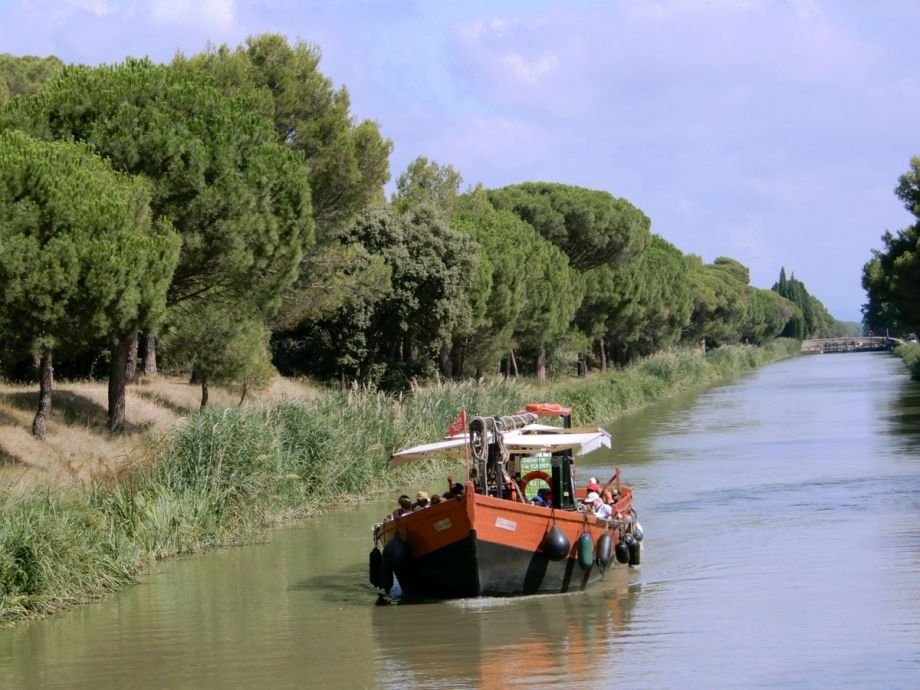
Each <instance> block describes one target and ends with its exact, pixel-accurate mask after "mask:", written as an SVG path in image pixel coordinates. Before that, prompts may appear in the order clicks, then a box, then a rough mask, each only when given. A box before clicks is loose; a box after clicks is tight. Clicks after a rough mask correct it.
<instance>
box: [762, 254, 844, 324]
mask: <svg viewBox="0 0 920 690" xmlns="http://www.w3.org/2000/svg"><path fill="white" fill-rule="evenodd" d="M772 289H773V290H774V291H776V292H777V293H779V294H780V295H781V296H782V297H785V298H786V299H787V300H789V301H790V302H792V304H794V305H795V306H796V307H797V308H798V312H797V313H795V314H793V315H792V316H791V317H790V319H789V321H788V322H787V323H786V326H785V328H784V329H783V332H782V335H783V336H784V337H788V338H797V339H799V340H803V339H805V338H828V337H833V336H834V335H835V334H837V333H839V332H840V330H841V329H840V327H839V326H838V325H837V322H836V320H835V319H834V317H833V316H831V315H830V312H828V311H827V309H826V308H825V306H824V305H823V304H822V303H821V302H820V300H818V299H817V298H816V297H814V296H813V295H811V294H810V293H809V292H808V290H807V289H806V288H805V283H803V282H802V281H801V280H798V279H797V278H796V277H795V274H793V275H792V277H791V278H788V279H787V278H786V269H785V268H782V269H780V277H779V280H778V281H777V282H776V283H774V284H773V288H772Z"/></svg>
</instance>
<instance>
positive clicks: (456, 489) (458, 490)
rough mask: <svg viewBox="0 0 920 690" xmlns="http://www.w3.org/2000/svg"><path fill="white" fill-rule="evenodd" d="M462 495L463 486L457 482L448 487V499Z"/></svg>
mask: <svg viewBox="0 0 920 690" xmlns="http://www.w3.org/2000/svg"><path fill="white" fill-rule="evenodd" d="M462 495H463V484H461V483H460V482H457V483H456V484H454V485H453V486H452V487H450V497H451V498H455V497H456V496H462Z"/></svg>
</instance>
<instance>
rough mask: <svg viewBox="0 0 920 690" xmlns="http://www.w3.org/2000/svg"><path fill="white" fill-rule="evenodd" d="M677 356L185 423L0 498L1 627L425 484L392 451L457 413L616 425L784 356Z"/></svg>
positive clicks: (340, 395) (361, 394)
mask: <svg viewBox="0 0 920 690" xmlns="http://www.w3.org/2000/svg"><path fill="white" fill-rule="evenodd" d="M797 345H798V343H797V341H792V344H790V343H788V342H786V343H784V342H778V343H776V344H775V345H774V346H773V347H772V348H766V349H765V348H760V349H756V348H750V347H723V348H719V349H718V350H715V351H712V352H710V353H709V354H707V355H702V354H701V353H699V352H696V351H689V350H685V351H675V352H672V353H667V354H663V355H658V356H656V357H651V358H648V359H646V360H643V361H641V362H638V363H636V364H635V365H634V366H632V367H629V368H628V369H626V370H623V371H616V372H610V373H606V374H601V375H597V376H594V377H589V378H587V379H578V380H569V381H565V382H557V383H553V384H549V385H539V386H538V385H537V384H536V383H535V382H519V381H508V382H501V383H476V382H464V383H452V384H441V385H433V386H428V387H423V388H416V389H413V390H412V391H410V392H408V393H406V394H402V395H398V396H393V395H386V394H384V393H381V392H377V391H372V390H366V389H358V390H349V391H329V392H327V393H325V394H323V395H320V396H318V397H316V398H315V399H312V400H303V401H293V402H281V403H275V404H264V405H262V406H258V407H250V408H229V409H208V410H205V411H203V412H200V413H197V414H194V415H192V416H191V417H189V418H188V420H187V422H186V423H185V424H183V425H182V426H180V427H178V428H176V429H175V430H174V431H173V432H172V434H171V436H170V437H169V438H168V439H166V440H164V442H163V444H162V446H161V447H160V448H159V449H158V450H157V451H156V457H155V460H154V461H153V462H150V463H147V464H148V465H149V467H148V468H147V469H145V470H138V471H136V472H134V473H133V474H132V475H131V476H129V477H126V478H123V479H122V480H120V481H118V482H117V483H113V484H110V485H104V486H94V487H89V488H87V489H84V490H81V491H77V492H75V493H72V494H61V493H54V492H51V491H47V490H46V491H43V492H42V491H35V492H33V493H30V494H26V495H19V496H15V497H14V496H12V495H7V496H0V510H2V516H0V517H2V520H0V623H3V622H7V623H8V622H11V621H14V620H17V619H21V618H27V617H32V616H35V615H41V614H45V613H48V612H51V611H53V610H55V609H56V608H59V607H61V606H67V605H69V604H72V603H75V602H79V601H83V600H86V599H88V598H92V597H97V596H100V595H102V594H104V593H105V592H108V591H111V590H115V589H118V588H119V587H122V586H124V585H125V584H127V583H129V582H131V581H132V578H133V576H134V575H135V574H136V573H138V572H140V571H141V570H143V568H144V566H145V564H146V563H147V562H149V561H150V560H151V559H154V558H163V557H167V556H171V555H174V554H181V553H192V552H195V551H199V550H202V549H206V548H210V547H213V546H218V545H223V544H230V543H235V542H241V541H247V540H251V539H253V538H255V537H257V536H258V535H259V534H260V533H261V530H262V529H263V528H264V527H266V526H267V525H271V524H275V523H277V522H279V521H282V520H288V519H292V518H297V517H304V516H308V515H312V514H315V513H316V512H318V511H319V510H321V509H322V507H323V506H327V505H329V504H330V502H333V501H342V500H349V499H351V500H360V499H362V498H365V497H366V496H367V495H368V493H369V492H370V493H373V492H382V491H388V490H396V489H397V488H403V489H404V488H405V487H408V486H411V485H412V484H413V483H415V482H421V481H425V480H427V479H429V478H430V477H431V476H432V472H440V471H443V470H444V467H443V466H431V465H425V464H423V463H416V464H415V465H409V466H407V467H406V468H402V469H400V470H398V471H396V472H387V471H386V466H387V463H388V461H389V457H390V455H391V453H393V452H394V451H396V450H398V449H399V448H401V447H405V446H408V445H412V444H414V443H418V442H424V441H429V440H432V439H436V438H439V437H441V436H443V435H444V433H445V432H446V429H447V425H448V424H449V423H450V421H451V420H452V419H453V418H454V417H455V416H456V414H457V412H458V410H459V409H460V408H461V407H465V408H466V410H467V411H468V413H469V414H470V415H473V414H476V413H482V414H505V413H508V412H512V411H514V410H516V409H518V408H520V407H521V406H522V405H523V404H524V403H526V402H529V401H537V400H555V401H558V402H560V403H563V404H566V405H572V406H573V407H574V408H575V415H576V418H575V420H574V421H575V423H576V424H585V423H588V422H600V421H605V420H610V419H614V418H616V417H618V416H620V415H622V414H624V413H626V412H630V411H633V410H636V409H638V408H640V407H643V406H645V405H648V404H650V403H652V402H654V401H656V400H660V399H662V398H664V397H666V396H668V395H671V394H673V393H675V392H677V391H681V390H685V389H688V388H694V387H700V386H706V385H710V384H713V383H715V382H717V381H720V380H724V379H726V378H729V377H732V376H735V375H737V374H738V373H739V372H742V371H745V370H750V369H753V368H755V367H757V366H760V365H761V364H764V363H766V362H769V361H772V360H775V359H778V358H780V357H783V356H788V355H790V354H792V353H793V352H794V351H795V349H796V348H797Z"/></svg>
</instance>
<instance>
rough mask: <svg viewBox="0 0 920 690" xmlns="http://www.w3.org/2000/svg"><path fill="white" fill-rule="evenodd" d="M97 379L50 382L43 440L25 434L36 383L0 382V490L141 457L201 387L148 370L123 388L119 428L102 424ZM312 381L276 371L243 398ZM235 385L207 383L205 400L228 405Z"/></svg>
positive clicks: (197, 398)
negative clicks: (123, 420)
mask: <svg viewBox="0 0 920 690" xmlns="http://www.w3.org/2000/svg"><path fill="white" fill-rule="evenodd" d="M107 385H108V384H107V382H105V381H91V382H85V381H80V382H55V387H54V397H53V401H52V412H51V418H50V419H49V420H48V436H47V439H46V440H45V441H44V442H42V441H37V440H36V439H34V438H33V437H32V434H31V428H32V418H33V417H34V416H35V410H36V408H37V405H38V386H37V384H35V385H11V384H4V383H0V489H3V488H12V489H24V488H26V487H29V486H34V485H36V484H37V483H50V484H55V485H60V486H73V485H79V484H83V485H86V484H88V483H91V482H93V481H95V480H97V479H105V478H111V477H117V476H118V475H119V474H121V473H122V472H123V471H124V469H125V468H126V467H128V466H130V465H132V464H135V463H137V462H143V460H144V458H146V457H148V456H149V453H148V450H149V449H150V448H152V447H154V446H156V445H157V442H158V441H159V439H161V438H162V436H163V435H164V434H165V433H166V432H168V431H169V430H170V429H172V428H173V427H174V426H175V425H176V424H178V423H181V421H182V419H183V418H184V417H185V416H187V415H188V414H189V413H190V412H193V411H194V410H197V409H198V406H199V404H200V402H201V388H200V387H199V386H197V385H192V384H189V383H188V382H187V380H186V379H181V378H178V377H168V376H155V377H151V378H149V379H146V380H142V381H140V382H138V383H136V384H132V385H130V386H129V387H128V391H127V423H128V431H127V433H126V434H124V435H112V434H110V433H108V431H107V429H106V408H107V404H108V402H107V401H108V392H107V391H108V388H107ZM319 390H320V389H319V387H317V386H316V385H314V384H312V383H310V382H309V381H307V380H297V379H285V378H281V377H277V378H276V379H275V381H274V382H273V383H272V385H271V386H270V387H269V388H268V389H266V390H264V391H258V392H254V393H250V394H248V395H247V397H246V402H245V403H244V406H245V405H250V404H253V403H258V402H265V401H281V400H294V399H302V398H314V397H315V396H316V394H317V393H318V392H319ZM239 399H240V394H239V392H235V391H231V390H227V389H222V388H217V387H214V386H211V387H210V404H211V405H214V406H218V407H231V406H233V407H235V406H236V405H238V404H239Z"/></svg>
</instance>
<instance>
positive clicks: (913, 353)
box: [894, 343, 920, 381]
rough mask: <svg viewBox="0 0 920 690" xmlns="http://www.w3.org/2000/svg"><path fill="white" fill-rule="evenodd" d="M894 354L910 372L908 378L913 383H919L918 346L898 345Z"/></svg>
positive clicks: (919, 362) (919, 351)
mask: <svg viewBox="0 0 920 690" xmlns="http://www.w3.org/2000/svg"><path fill="white" fill-rule="evenodd" d="M894 353H895V354H896V355H897V356H898V357H900V358H901V359H903V360H904V364H905V365H906V366H907V368H908V369H909V370H910V378H911V379H912V380H914V381H920V345H918V344H917V343H904V344H903V345H899V346H898V347H897V348H896V349H895V351H894Z"/></svg>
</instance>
